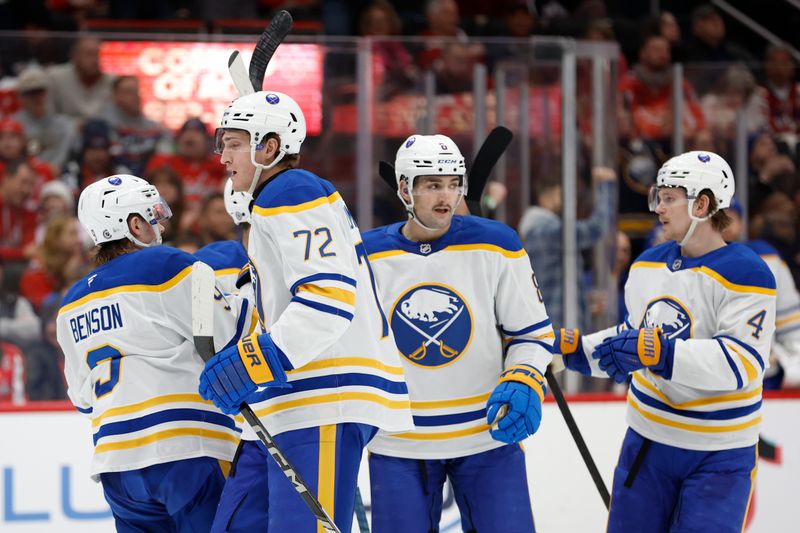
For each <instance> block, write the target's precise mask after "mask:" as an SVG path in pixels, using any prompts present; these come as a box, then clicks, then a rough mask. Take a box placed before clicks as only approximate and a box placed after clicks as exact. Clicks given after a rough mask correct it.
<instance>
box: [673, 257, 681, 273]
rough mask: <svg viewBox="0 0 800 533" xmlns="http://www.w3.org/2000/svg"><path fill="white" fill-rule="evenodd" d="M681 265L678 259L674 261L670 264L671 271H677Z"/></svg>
mask: <svg viewBox="0 0 800 533" xmlns="http://www.w3.org/2000/svg"><path fill="white" fill-rule="evenodd" d="M682 264H683V261H681V260H680V259H676V260H675V261H673V262H672V270H678V269H679V268H680V267H681V265H682Z"/></svg>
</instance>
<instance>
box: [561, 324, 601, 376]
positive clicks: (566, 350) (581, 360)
mask: <svg viewBox="0 0 800 533" xmlns="http://www.w3.org/2000/svg"><path fill="white" fill-rule="evenodd" d="M553 351H555V352H560V353H561V356H562V357H563V359H564V366H566V367H567V368H569V369H570V370H574V371H575V372H580V373H581V374H583V375H584V376H591V375H592V369H591V368H590V367H589V359H588V358H587V357H586V352H584V351H583V339H582V338H581V331H580V330H579V329H567V328H561V329H559V330H556V339H555V342H554V343H553Z"/></svg>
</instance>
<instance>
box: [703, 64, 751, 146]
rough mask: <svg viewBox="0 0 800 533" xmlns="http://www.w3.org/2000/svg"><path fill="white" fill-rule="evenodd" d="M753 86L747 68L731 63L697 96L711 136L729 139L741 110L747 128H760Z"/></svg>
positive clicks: (733, 133)
mask: <svg viewBox="0 0 800 533" xmlns="http://www.w3.org/2000/svg"><path fill="white" fill-rule="evenodd" d="M755 87H756V80H755V78H754V77H753V75H752V74H751V73H750V71H749V70H747V68H745V67H744V66H742V65H738V64H734V65H730V66H729V67H728V68H726V69H725V72H724V74H723V75H722V76H720V77H719V79H718V80H717V81H716V82H715V83H714V85H713V87H712V89H711V91H710V92H709V93H707V94H706V95H704V96H703V98H702V99H701V100H700V103H701V106H702V109H703V115H704V117H705V118H706V121H707V122H708V128H709V129H710V130H711V132H712V134H713V135H714V136H715V137H722V138H724V139H725V140H727V141H733V139H734V138H735V137H736V121H737V119H738V117H739V115H741V114H744V119H745V121H746V124H747V131H748V132H754V131H757V130H759V129H761V127H762V125H763V121H762V117H761V116H759V113H758V112H757V110H756V104H755V98H754V96H753V95H754V91H755ZM712 151H715V150H712Z"/></svg>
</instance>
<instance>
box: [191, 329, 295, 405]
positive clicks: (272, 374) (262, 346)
mask: <svg viewBox="0 0 800 533" xmlns="http://www.w3.org/2000/svg"><path fill="white" fill-rule="evenodd" d="M279 354H280V349H279V348H278V347H277V346H275V343H273V342H272V339H271V338H270V336H269V334H268V333H264V334H262V335H247V336H246V337H243V338H242V340H240V341H239V342H238V343H237V344H236V345H234V346H231V347H229V348H226V349H224V350H222V351H221V352H219V353H217V354H216V355H215V356H214V357H212V358H211V359H209V360H208V362H206V367H205V368H204V369H203V373H202V374H200V396H202V397H203V398H204V399H206V400H211V401H212V402H214V405H216V406H217V407H219V409H220V410H221V411H222V412H223V413H226V414H229V415H230V414H235V413H238V412H239V405H241V403H242V402H243V401H244V399H245V398H246V397H247V396H248V395H249V394H250V393H252V392H255V390H256V389H257V388H258V387H259V385H261V386H267V387H288V386H289V384H288V383H286V381H287V378H286V372H285V371H284V367H283V365H282V364H281V358H280V356H279ZM284 358H285V357H284Z"/></svg>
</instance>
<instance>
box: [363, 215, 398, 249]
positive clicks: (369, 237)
mask: <svg viewBox="0 0 800 533" xmlns="http://www.w3.org/2000/svg"><path fill="white" fill-rule="evenodd" d="M403 224H405V222H396V223H394V224H389V225H388V226H381V227H379V228H374V229H371V230H369V231H367V232H364V233H362V234H361V239H362V242H363V243H364V248H365V249H366V250H367V254H374V253H377V252H385V251H386V250H394V249H396V248H397V247H398V240H397V237H396V236H397V235H398V233H399V231H400V227H401V226H402V225H403Z"/></svg>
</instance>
